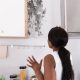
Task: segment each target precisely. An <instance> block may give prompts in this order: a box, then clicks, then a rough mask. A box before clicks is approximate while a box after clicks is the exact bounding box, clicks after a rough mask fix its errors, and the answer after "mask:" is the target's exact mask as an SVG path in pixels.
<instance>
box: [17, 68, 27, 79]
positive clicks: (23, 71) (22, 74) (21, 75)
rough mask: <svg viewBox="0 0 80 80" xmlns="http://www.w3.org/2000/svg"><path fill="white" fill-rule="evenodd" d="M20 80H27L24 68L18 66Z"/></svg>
mask: <svg viewBox="0 0 80 80" xmlns="http://www.w3.org/2000/svg"><path fill="white" fill-rule="evenodd" d="M19 69H20V80H27V72H26V66H20V67H19Z"/></svg>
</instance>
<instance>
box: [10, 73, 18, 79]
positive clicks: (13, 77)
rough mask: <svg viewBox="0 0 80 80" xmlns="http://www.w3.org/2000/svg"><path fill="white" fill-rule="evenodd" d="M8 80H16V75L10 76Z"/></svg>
mask: <svg viewBox="0 0 80 80" xmlns="http://www.w3.org/2000/svg"><path fill="white" fill-rule="evenodd" d="M10 80H18V79H17V75H16V74H12V75H10Z"/></svg>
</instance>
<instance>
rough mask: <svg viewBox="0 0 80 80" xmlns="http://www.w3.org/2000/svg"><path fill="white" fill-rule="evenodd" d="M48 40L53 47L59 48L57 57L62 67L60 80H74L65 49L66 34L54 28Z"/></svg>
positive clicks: (61, 29)
mask: <svg viewBox="0 0 80 80" xmlns="http://www.w3.org/2000/svg"><path fill="white" fill-rule="evenodd" d="M48 40H49V41H50V42H51V44H52V45H53V46H54V47H56V48H59V51H58V55H59V57H60V59H61V62H62V67H63V71H62V79H61V80H74V72H73V68H72V65H71V60H70V52H69V51H68V50H67V49H66V48H65V46H66V44H67V42H68V34H67V32H66V31H65V30H64V29H63V28H61V27H54V28H52V29H51V30H50V31H49V34H48Z"/></svg>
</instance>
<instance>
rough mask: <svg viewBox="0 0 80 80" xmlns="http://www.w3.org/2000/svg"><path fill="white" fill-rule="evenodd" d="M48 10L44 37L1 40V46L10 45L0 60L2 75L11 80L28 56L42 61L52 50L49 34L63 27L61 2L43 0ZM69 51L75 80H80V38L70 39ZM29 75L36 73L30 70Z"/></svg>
mask: <svg viewBox="0 0 80 80" xmlns="http://www.w3.org/2000/svg"><path fill="white" fill-rule="evenodd" d="M43 4H44V7H45V8H46V15H45V18H44V21H43V25H42V32H43V36H40V37H35V38H28V39H13V38H12V39H10V38H8V39H7V38H0V45H8V56H7V58H5V59H0V74H1V75H2V74H3V75H4V76H5V77H6V80H9V75H10V74H13V73H17V74H18V73H19V66H21V65H26V64H27V62H26V59H27V57H28V56H31V55H34V56H35V58H36V59H37V60H38V61H40V59H42V58H43V57H44V56H45V55H46V54H47V53H49V51H50V49H49V48H48V45H47V34H48V31H49V30H50V28H51V27H53V26H56V25H61V16H60V15H61V14H60V13H61V12H60V0H43ZM66 48H67V49H69V50H70V52H71V54H72V57H73V66H74V71H75V74H76V75H75V76H76V79H75V80H80V77H79V75H80V69H79V67H80V58H79V56H80V54H79V50H80V38H70V39H69V42H68V45H67V46H66ZM28 72H29V73H28V74H30V75H33V74H34V72H33V71H32V70H31V69H30V68H28Z"/></svg>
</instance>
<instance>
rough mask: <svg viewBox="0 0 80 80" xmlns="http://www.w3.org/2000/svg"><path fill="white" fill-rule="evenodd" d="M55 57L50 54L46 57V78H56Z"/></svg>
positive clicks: (45, 79) (47, 79)
mask: <svg viewBox="0 0 80 80" xmlns="http://www.w3.org/2000/svg"><path fill="white" fill-rule="evenodd" d="M55 65H56V64H55V60H54V57H53V56H52V55H51V54H49V55H47V56H46V57H45V58H44V80H56V72H55Z"/></svg>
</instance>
